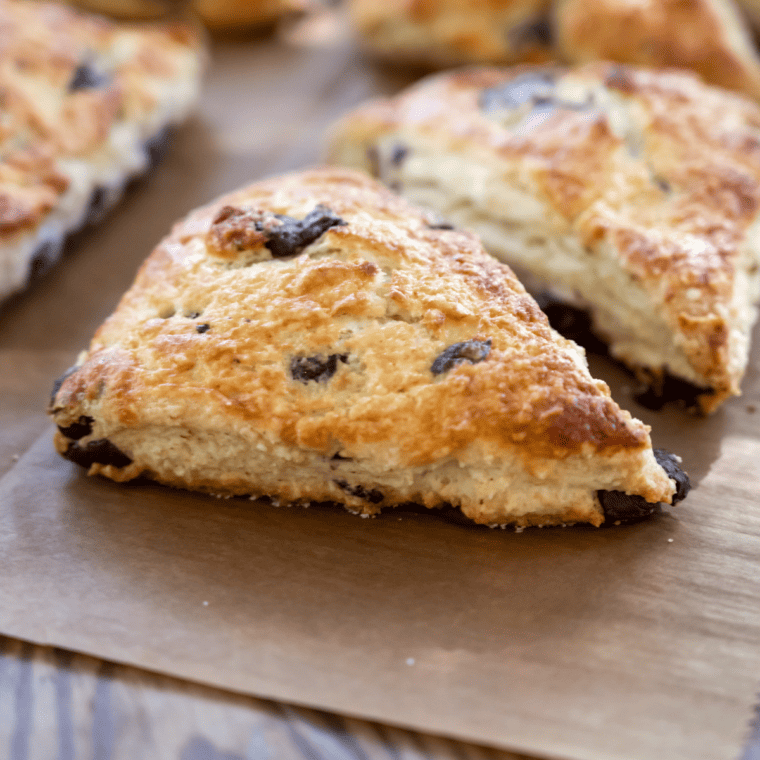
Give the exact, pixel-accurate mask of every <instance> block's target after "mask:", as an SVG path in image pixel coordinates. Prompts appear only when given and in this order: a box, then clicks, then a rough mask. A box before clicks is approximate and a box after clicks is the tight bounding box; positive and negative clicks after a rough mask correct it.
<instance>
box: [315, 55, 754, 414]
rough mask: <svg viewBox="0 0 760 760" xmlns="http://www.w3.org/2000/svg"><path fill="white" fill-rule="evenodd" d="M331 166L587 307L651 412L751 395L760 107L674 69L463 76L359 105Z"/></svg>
mask: <svg viewBox="0 0 760 760" xmlns="http://www.w3.org/2000/svg"><path fill="white" fill-rule="evenodd" d="M328 154H329V158H330V159H331V160H332V161H334V162H335V163H338V164H342V165H346V166H351V167H354V168H360V169H363V170H364V171H367V172H368V173H370V174H372V175H373V176H375V177H377V178H379V179H381V180H382V181H383V182H384V183H385V184H386V185H387V186H389V187H390V188H391V189H393V190H395V191H397V192H400V193H401V194H403V195H405V196H406V197H407V198H408V199H409V200H411V201H413V202H415V203H418V204H419V205H421V206H425V207H427V208H429V209H431V210H432V211H434V212H436V213H439V214H441V216H442V217H444V218H445V219H447V220H449V221H450V222H451V223H453V224H455V225H456V226H458V227H462V228H466V229H471V230H473V231H474V232H476V233H477V234H478V235H479V236H480V237H481V239H482V241H483V243H484V245H485V247H486V249H487V250H488V251H489V252H490V253H491V254H492V255H494V256H496V257H497V258H499V259H500V260H502V261H504V262H506V263H508V264H510V265H511V266H513V267H514V268H515V271H516V272H517V273H518V274H519V276H520V277H521V279H523V281H524V282H525V283H526V285H528V286H529V287H530V289H531V290H532V291H533V292H538V291H539V290H545V289H548V290H549V291H551V292H552V293H553V294H554V298H555V300H558V301H561V302H564V303H568V304H569V305H570V306H572V307H576V308H578V307H580V308H583V309H585V310H587V311H589V312H590V314H591V323H592V328H593V331H594V333H595V334H596V335H597V336H598V337H599V338H601V339H602V340H604V342H605V343H606V344H607V346H608V347H609V352H610V354H611V355H612V356H613V357H614V358H616V359H617V360H620V361H622V362H624V363H625V364H626V365H628V366H629V367H630V368H631V369H633V370H634V371H635V372H636V373H637V375H638V377H639V379H640V380H642V381H643V382H644V383H646V385H647V386H648V387H649V389H650V392H649V394H648V400H649V402H650V405H653V406H657V405H660V406H661V405H662V403H663V402H664V401H666V400H668V398H669V397H671V396H675V397H676V398H681V399H682V400H683V401H685V402H686V403H687V404H694V403H696V404H698V405H699V407H700V408H701V410H702V411H705V412H711V411H714V410H715V409H716V408H717V407H718V406H719V405H720V404H721V403H722V402H723V401H725V400H726V399H728V398H730V397H731V396H733V395H738V394H739V392H740V388H739V385H740V382H741V379H742V376H743V373H744V371H745V369H746V364H747V360H748V353H749V335H750V332H751V328H752V325H753V323H754V321H755V320H756V317H757V307H756V305H755V300H756V298H757V295H758V293H759V292H760V234H759V233H760V222H759V221H758V213H757V212H758V209H759V208H760V109H759V108H758V106H757V105H756V104H754V103H752V102H750V101H748V100H745V99H744V98H742V97H741V96H738V95H735V94H732V93H728V92H724V91H721V90H718V89H716V88H712V87H708V86H706V85H704V84H702V83H701V82H700V81H699V80H698V79H697V78H696V77H694V76H692V75H690V74H688V73H685V72H677V71H653V70H644V69H636V68H633V67H628V66H623V65H617V64H615V65H613V64H605V63H595V64H590V65H586V66H582V67H578V68H575V69H562V68H558V67H555V66H551V67H530V66H520V67H515V68H513V69H463V70H461V71H454V72H448V73H444V74H439V75H436V76H433V77H430V78H428V79H425V80H422V81H421V82H418V83H417V84H415V85H413V86H412V87H411V88H410V89H409V90H407V91H405V92H403V93H401V94H399V95H398V96H395V97H393V98H386V99H381V100H376V101H372V102H370V103H368V104H365V105H364V106H360V107H359V108H358V109H356V110H355V111H354V112H352V113H349V114H348V115H347V116H346V117H344V118H343V119H342V120H341V121H340V122H339V123H338V124H337V125H336V127H335V128H334V130H333V135H332V139H331V144H330V147H329V151H328ZM555 310H557V309H556V308H555ZM573 337H575V338H578V337H580V336H579V335H577V334H576V335H574V336H573Z"/></svg>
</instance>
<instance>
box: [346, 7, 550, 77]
mask: <svg viewBox="0 0 760 760" xmlns="http://www.w3.org/2000/svg"><path fill="white" fill-rule="evenodd" d="M549 6H550V0H480V1H479V2H474V3H473V2H467V1H466V0H384V2H377V0H349V2H348V5H347V9H348V12H349V16H350V19H351V21H352V24H353V26H354V27H355V29H356V30H357V32H358V33H359V36H360V38H361V40H362V42H363V44H364V46H365V47H366V48H368V49H369V50H371V51H372V52H373V53H375V54H376V55H380V56H382V57H384V58H387V59H389V60H403V61H407V62H409V63H412V64H418V65H427V66H429V65H432V66H452V65H456V64H460V63H472V62H475V63H517V62H518V61H532V62H540V61H547V60H550V59H551V58H553V53H552V52H551V50H550V44H551V32H550V26H549Z"/></svg>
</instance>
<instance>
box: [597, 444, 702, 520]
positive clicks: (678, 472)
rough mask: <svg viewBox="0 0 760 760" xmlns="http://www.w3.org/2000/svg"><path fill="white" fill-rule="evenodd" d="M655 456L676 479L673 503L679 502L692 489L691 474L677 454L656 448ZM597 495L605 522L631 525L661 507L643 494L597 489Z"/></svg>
mask: <svg viewBox="0 0 760 760" xmlns="http://www.w3.org/2000/svg"><path fill="white" fill-rule="evenodd" d="M654 458H655V459H656V460H657V464H659V465H660V467H662V469H663V470H665V473H666V474H667V476H668V477H669V478H671V479H672V480H675V482H676V492H675V494H673V498H672V500H671V504H678V502H679V501H683V500H684V499H685V498H686V495H687V494H688V493H689V491H690V490H691V482H690V481H689V476H688V475H687V474H686V473H685V472H684V471H683V470H682V469H681V467H680V465H679V463H678V460H677V459H676V457H675V455H673V454H671V453H670V452H669V451H665V450H664V449H655V450H654ZM596 495H597V498H598V499H599V503H600V504H601V505H602V510H603V511H604V518H605V524H615V523H620V524H621V525H630V524H631V523H636V522H641V521H642V520H646V519H647V518H648V517H650V516H651V515H652V514H654V513H655V511H657V510H659V508H660V505H659V504H652V503H651V502H648V501H647V500H646V499H645V498H644V497H643V496H635V495H629V494H627V493H624V492H623V491H597V492H596Z"/></svg>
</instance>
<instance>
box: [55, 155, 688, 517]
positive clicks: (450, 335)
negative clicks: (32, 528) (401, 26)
mask: <svg viewBox="0 0 760 760" xmlns="http://www.w3.org/2000/svg"><path fill="white" fill-rule="evenodd" d="M50 408H51V413H52V415H53V418H54V420H55V422H56V424H57V426H58V433H57V435H56V446H57V448H58V451H59V452H60V453H61V454H62V455H63V456H64V457H67V458H68V459H70V460H72V461H74V462H75V463H77V464H79V465H82V466H84V467H86V468H87V469H88V472H89V473H90V474H101V475H105V476H106V477H109V478H112V479H113V480H116V481H127V480H131V479H134V478H136V477H139V476H146V477H148V478H152V479H154V480H157V481H159V482H162V483H165V484H168V485H172V486H177V487H184V488H189V489H193V490H199V491H205V492H208V493H212V494H221V495H233V496H234V495H250V496H252V497H259V496H268V497H270V498H272V499H273V500H275V501H277V502H296V503H298V502H301V503H302V502H319V501H334V502H338V503H340V504H343V505H344V506H345V507H346V508H347V509H349V510H351V511H353V512H356V513H359V514H363V515H373V514H376V513H378V512H379V511H380V510H381V509H385V508H387V507H394V506H400V505H404V504H408V503H416V504H421V505H423V506H425V507H429V508H450V507H452V506H453V507H457V508H459V509H460V510H461V512H462V513H463V514H464V515H465V516H466V517H468V518H470V519H471V520H472V521H474V522H475V523H480V524H486V525H490V526H498V525H501V526H503V525H515V526H518V527H520V526H527V525H554V524H572V523H591V524H592V525H601V524H603V523H607V524H611V523H619V522H631V521H635V520H639V519H643V518H644V517H646V516H648V515H650V514H652V513H653V512H654V511H656V510H657V509H658V505H659V504H660V503H675V502H677V501H679V500H680V499H682V498H683V497H684V496H685V495H686V492H687V490H688V481H687V479H685V476H684V475H683V473H682V472H681V470H680V468H679V467H678V465H677V459H676V458H674V457H673V456H672V455H669V454H667V453H664V452H658V451H653V450H652V447H651V442H650V438H649V429H648V428H647V427H646V426H645V425H643V423H641V422H640V421H638V420H635V419H633V418H632V417H631V416H630V414H628V413H627V412H625V411H623V410H621V409H620V408H619V407H618V406H617V404H616V403H615V402H614V401H613V400H612V399H611V397H610V395H609V389H608V388H607V386H606V385H605V384H604V383H602V382H601V381H598V380H594V379H593V378H592V377H591V375H590V374H589V372H588V368H587V365H586V362H585V355H584V353H583V351H582V350H581V349H579V348H578V347H577V346H576V345H575V344H574V343H572V342H570V341H567V340H565V339H563V338H562V337H560V336H559V335H558V334H557V333H555V332H554V331H553V330H552V329H551V328H550V327H549V324H548V322H547V320H546V317H545V316H544V315H543V314H542V313H541V311H540V310H539V309H538V307H537V306H536V304H535V302H534V301H533V300H532V298H531V297H530V296H529V295H528V294H527V293H526V292H525V290H524V288H523V287H522V286H521V285H520V283H519V282H518V281H517V280H516V278H515V277H514V275H513V274H512V272H511V271H510V270H509V269H508V268H507V267H506V266H505V265H503V264H500V263H498V262H497V261H495V260H494V259H492V258H490V257H489V256H487V255H486V254H485V252H484V251H483V250H482V248H481V246H480V243H479V241H478V240H477V238H475V236H474V235H472V234H471V233H467V232H462V231H459V230H456V229H453V228H452V226H451V225H450V224H449V223H448V222H446V221H445V220H440V219H436V218H434V217H432V216H431V215H430V214H429V213H427V212H423V211H421V210H418V209H416V208H414V207H412V206H409V205H408V204H406V203H405V202H404V201H402V200H401V199H399V198H398V197H396V196H394V195H393V194H392V193H390V192H389V191H387V190H384V189H383V188H382V187H381V186H380V185H379V184H377V183H375V182H373V181H371V180H369V179H368V178H366V177H363V176H362V175H360V174H358V173H356V172H351V171H347V170H336V169H328V168H324V169H316V170H312V171H308V172H303V173H300V174H293V175H286V176H285V177H281V178H274V179H271V180H268V181H264V182H261V183H258V184H256V185H253V186H251V187H249V188H246V189H244V190H242V191H238V192H237V193H235V194H233V195H230V196H227V197H225V198H223V199H221V200H220V201H218V202H217V203H215V204H213V205H212V206H210V207H207V208H205V209H201V210H200V211H199V212H196V213H195V214H192V215H191V216H190V217H188V219H187V220H185V221H184V222H182V223H180V224H179V225H177V227H175V230H174V232H173V233H172V234H171V235H170V236H169V237H168V238H167V239H166V240H165V241H164V242H163V243H162V244H161V245H159V246H158V248H157V249H156V250H155V251H154V252H153V254H152V255H151V256H150V257H149V258H148V259H147V260H146V262H145V264H144V265H143V267H142V268H141V270H140V272H139V273H138V275H137V279H136V281H135V283H134V285H133V286H132V288H131V289H130V290H129V291H128V292H127V293H126V294H125V295H124V297H123V298H122V300H121V302H120V304H119V306H118V308H117V310H116V311H115V312H114V314H112V315H111V317H109V318H108V319H107V320H106V322H105V323H104V324H103V325H102V326H101V328H100V329H99V330H98V332H97V333H96V335H95V338H94V339H93V341H92V344H91V347H90V350H89V351H88V352H85V353H84V354H83V355H81V356H80V358H79V361H78V364H77V365H76V366H75V367H73V368H71V369H70V370H69V371H67V373H66V374H65V375H64V376H63V377H62V378H61V379H60V381H59V382H58V383H57V384H56V386H55V387H54V392H53V398H52V400H51V407H50Z"/></svg>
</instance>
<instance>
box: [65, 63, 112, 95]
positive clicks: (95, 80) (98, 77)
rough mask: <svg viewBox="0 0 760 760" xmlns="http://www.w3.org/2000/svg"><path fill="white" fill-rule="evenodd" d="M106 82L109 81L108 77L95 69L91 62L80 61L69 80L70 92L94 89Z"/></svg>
mask: <svg viewBox="0 0 760 760" xmlns="http://www.w3.org/2000/svg"><path fill="white" fill-rule="evenodd" d="M106 82H108V77H107V76H106V75H105V74H103V73H102V72H101V71H98V70H97V69H95V68H94V67H93V65H92V64H91V63H80V64H79V66H77V68H76V71H75V72H74V75H73V76H72V77H71V81H70V82H69V92H76V91H77V90H92V89H94V88H96V87H102V86H103V85H105V84H106Z"/></svg>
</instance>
